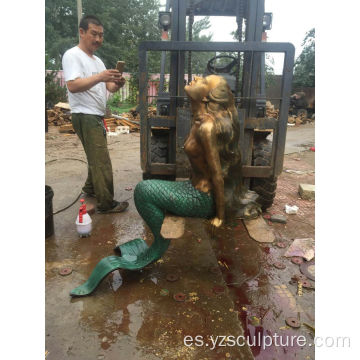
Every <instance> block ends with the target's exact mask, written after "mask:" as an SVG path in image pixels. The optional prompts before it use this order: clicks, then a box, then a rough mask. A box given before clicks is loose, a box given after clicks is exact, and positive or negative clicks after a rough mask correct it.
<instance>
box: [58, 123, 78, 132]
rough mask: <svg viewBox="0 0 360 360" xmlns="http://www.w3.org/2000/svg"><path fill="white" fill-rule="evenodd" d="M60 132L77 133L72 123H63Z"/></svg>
mask: <svg viewBox="0 0 360 360" xmlns="http://www.w3.org/2000/svg"><path fill="white" fill-rule="evenodd" d="M59 132H60V133H70V134H75V130H74V128H73V126H72V124H71V123H70V124H65V125H61V126H60V129H59Z"/></svg>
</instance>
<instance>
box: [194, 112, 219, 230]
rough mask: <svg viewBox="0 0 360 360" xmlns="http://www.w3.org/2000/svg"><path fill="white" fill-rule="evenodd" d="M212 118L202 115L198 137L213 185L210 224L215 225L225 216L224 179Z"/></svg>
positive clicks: (217, 225)
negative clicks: (214, 209) (213, 211)
mask: <svg viewBox="0 0 360 360" xmlns="http://www.w3.org/2000/svg"><path fill="white" fill-rule="evenodd" d="M215 130H216V129H215V124H214V119H213V118H212V116H210V115H204V117H203V119H202V121H201V125H200V127H199V132H198V135H199V138H200V142H201V145H202V147H203V149H204V153H205V158H206V162H207V165H208V167H209V170H210V174H211V180H212V183H213V186H214V197H215V204H216V217H215V218H214V219H212V221H211V224H212V225H213V226H215V227H219V226H221V224H222V223H223V221H224V217H225V199H224V179H223V176H222V171H221V163H220V156H219V151H218V148H217V142H216V131H215Z"/></svg>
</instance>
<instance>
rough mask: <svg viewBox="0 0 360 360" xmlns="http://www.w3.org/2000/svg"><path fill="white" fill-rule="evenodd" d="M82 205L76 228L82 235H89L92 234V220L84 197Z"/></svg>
mask: <svg viewBox="0 0 360 360" xmlns="http://www.w3.org/2000/svg"><path fill="white" fill-rule="evenodd" d="M80 202H81V205H80V208H79V214H78V216H77V218H76V221H75V224H76V230H77V232H78V234H79V236H80V237H88V236H90V235H91V230H92V220H91V217H90V215H89V214H88V213H87V212H86V204H85V200H84V199H80Z"/></svg>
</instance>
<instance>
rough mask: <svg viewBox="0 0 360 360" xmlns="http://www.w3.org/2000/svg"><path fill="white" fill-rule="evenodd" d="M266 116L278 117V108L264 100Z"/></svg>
mask: <svg viewBox="0 0 360 360" xmlns="http://www.w3.org/2000/svg"><path fill="white" fill-rule="evenodd" d="M266 117H272V118H275V119H278V118H279V109H275V106H274V105H273V104H272V103H271V102H270V101H267V102H266Z"/></svg>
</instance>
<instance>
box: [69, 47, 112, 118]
mask: <svg viewBox="0 0 360 360" xmlns="http://www.w3.org/2000/svg"><path fill="white" fill-rule="evenodd" d="M62 67H63V70H64V77H65V81H69V80H75V79H76V78H87V77H90V76H92V75H95V74H98V73H100V72H102V71H103V70H106V68H105V65H104V63H103V62H102V61H101V60H100V59H99V58H98V57H97V56H95V55H93V57H90V56H89V55H87V54H86V53H85V52H84V51H83V50H81V49H80V48H79V47H78V46H74V47H73V48H71V49H69V50H67V51H66V52H65V54H64V56H63V58H62ZM68 95H69V104H70V108H71V112H72V113H83V114H91V115H100V116H103V115H104V114H105V110H106V84H105V83H104V82H100V83H98V84H96V85H95V86H93V87H92V88H91V89H89V90H86V91H83V92H78V93H71V92H70V91H69V90H68Z"/></svg>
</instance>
